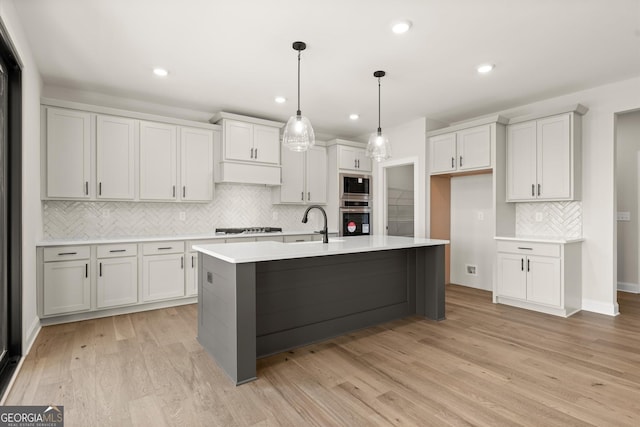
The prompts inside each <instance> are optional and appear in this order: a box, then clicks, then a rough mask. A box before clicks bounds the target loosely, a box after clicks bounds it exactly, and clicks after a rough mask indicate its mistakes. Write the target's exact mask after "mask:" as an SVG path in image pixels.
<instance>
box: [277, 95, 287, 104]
mask: <svg viewBox="0 0 640 427" xmlns="http://www.w3.org/2000/svg"><path fill="white" fill-rule="evenodd" d="M275 101H276V102H277V103H278V104H284V103H285V102H286V101H287V98H285V97H284V96H276V99H275Z"/></svg>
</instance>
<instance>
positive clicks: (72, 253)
mask: <svg viewBox="0 0 640 427" xmlns="http://www.w3.org/2000/svg"><path fill="white" fill-rule="evenodd" d="M63 255H78V252H59V253H58V256H63Z"/></svg>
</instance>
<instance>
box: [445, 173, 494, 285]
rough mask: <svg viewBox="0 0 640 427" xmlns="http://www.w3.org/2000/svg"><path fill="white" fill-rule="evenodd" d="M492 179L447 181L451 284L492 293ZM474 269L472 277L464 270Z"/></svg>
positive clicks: (468, 178) (478, 176)
mask: <svg viewBox="0 0 640 427" xmlns="http://www.w3.org/2000/svg"><path fill="white" fill-rule="evenodd" d="M492 205H493V177H492V176H491V175H490V174H485V175H470V176H461V177H452V178H451V237H450V240H451V283H455V284H458V285H465V286H471V287H473V288H479V289H485V290H487V291H490V290H492V289H493V261H494V258H495V242H494V239H493V238H494V230H493V223H494V221H495V219H494V212H493V206H492ZM467 265H474V266H476V275H475V276H474V275H470V274H468V273H467V270H466V266H467Z"/></svg>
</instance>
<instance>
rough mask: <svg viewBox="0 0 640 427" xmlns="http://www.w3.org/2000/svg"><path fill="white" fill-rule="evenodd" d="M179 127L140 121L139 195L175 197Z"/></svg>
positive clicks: (155, 197) (150, 197)
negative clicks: (177, 128)
mask: <svg viewBox="0 0 640 427" xmlns="http://www.w3.org/2000/svg"><path fill="white" fill-rule="evenodd" d="M176 157H177V156H176V127H175V126H171V125H165V124H162V123H152V122H140V199H141V200H175V199H176V176H177V175H176V168H177V162H176Z"/></svg>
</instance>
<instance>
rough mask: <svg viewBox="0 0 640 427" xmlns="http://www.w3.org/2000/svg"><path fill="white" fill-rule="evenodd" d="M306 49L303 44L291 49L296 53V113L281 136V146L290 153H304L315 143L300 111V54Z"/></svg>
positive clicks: (307, 123)
mask: <svg viewBox="0 0 640 427" xmlns="http://www.w3.org/2000/svg"><path fill="white" fill-rule="evenodd" d="M306 48H307V45H306V43H305V42H293V49H294V50H297V51H298V111H296V115H295V116H291V117H290V118H289V121H288V122H287V126H286V127H285V128H284V134H283V136H282V145H283V146H285V147H287V148H288V149H289V150H291V151H306V150H308V149H309V147H311V146H313V144H315V142H316V139H315V135H314V134H313V128H312V127H311V122H310V121H309V119H307V118H306V117H305V116H303V115H302V112H301V111H300V52H302V51H303V50H305V49H306Z"/></svg>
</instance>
